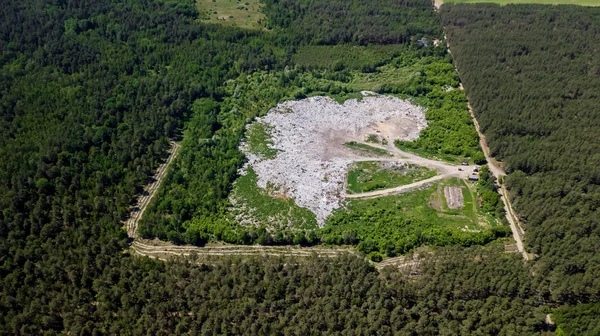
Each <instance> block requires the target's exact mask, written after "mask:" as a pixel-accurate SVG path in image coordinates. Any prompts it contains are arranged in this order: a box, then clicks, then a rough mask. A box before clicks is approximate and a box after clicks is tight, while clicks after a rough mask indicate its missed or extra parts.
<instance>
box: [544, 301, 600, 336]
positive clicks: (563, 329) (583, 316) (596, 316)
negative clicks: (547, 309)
mask: <svg viewBox="0 0 600 336" xmlns="http://www.w3.org/2000/svg"><path fill="white" fill-rule="evenodd" d="M552 319H553V321H554V323H555V324H556V326H557V328H556V335H557V336H562V335H599V334H600V303H592V304H578V305H573V306H562V307H559V308H557V309H555V310H554V311H553V312H552Z"/></svg>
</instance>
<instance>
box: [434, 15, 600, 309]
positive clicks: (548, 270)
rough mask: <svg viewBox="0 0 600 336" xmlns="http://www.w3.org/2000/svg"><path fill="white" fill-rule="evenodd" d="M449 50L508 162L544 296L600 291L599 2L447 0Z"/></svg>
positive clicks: (564, 298)
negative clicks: (480, 1)
mask: <svg viewBox="0 0 600 336" xmlns="http://www.w3.org/2000/svg"><path fill="white" fill-rule="evenodd" d="M442 18H443V21H444V23H445V25H447V33H448V38H449V40H450V45H451V46H452V54H453V55H454V57H455V58H456V62H457V65H458V70H459V73H460V75H461V78H462V80H463V81H464V83H465V89H466V92H467V94H468V96H469V98H470V99H471V102H472V105H473V108H474V111H475V114H476V115H477V118H478V120H479V123H480V125H481V128H482V130H483V131H484V132H485V134H486V137H487V140H488V143H489V146H490V149H491V152H492V154H493V155H495V156H496V157H498V158H499V159H500V160H502V161H503V162H504V164H505V167H506V170H507V172H509V173H510V174H509V176H508V177H507V178H506V183H507V186H508V188H509V189H510V198H511V199H512V200H513V201H514V207H515V210H516V211H517V212H518V213H519V215H521V216H522V217H523V219H524V222H525V231H526V243H527V245H528V248H529V249H530V251H531V252H533V253H535V254H538V255H539V260H537V261H536V264H537V265H536V266H537V270H536V273H538V274H542V275H543V276H544V277H545V279H546V280H545V281H544V282H542V283H541V284H540V285H541V286H542V287H543V288H544V289H545V290H546V291H547V292H546V293H547V294H546V295H547V297H548V298H552V299H553V300H558V301H561V302H569V303H577V302H597V301H599V300H600V268H599V267H598V246H600V222H599V219H600V166H599V165H598V162H600V141H598V134H600V104H598V102H599V100H600V95H599V92H600V91H599V89H598V88H600V57H598V56H599V55H600V53H599V52H598V49H597V43H595V42H596V41H597V40H598V31H600V8H586V7H577V6H533V5H531V6H514V5H507V6H497V5H465V6H459V5H444V6H443V8H442Z"/></svg>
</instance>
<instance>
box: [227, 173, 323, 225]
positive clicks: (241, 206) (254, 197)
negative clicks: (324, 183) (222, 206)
mask: <svg viewBox="0 0 600 336" xmlns="http://www.w3.org/2000/svg"><path fill="white" fill-rule="evenodd" d="M256 181H257V178H256V173H255V172H254V170H253V169H252V168H248V172H247V173H246V175H244V176H240V177H239V178H238V179H237V181H236V182H235V184H234V191H233V193H232V195H231V197H232V198H233V200H234V203H235V206H234V207H233V210H232V215H233V216H235V217H236V221H240V220H242V221H243V223H245V224H244V225H250V226H253V227H266V228H267V229H268V230H269V231H276V230H283V229H290V230H292V231H294V230H297V229H314V228H316V227H317V221H316V217H315V215H314V214H313V213H312V212H311V211H310V210H308V209H305V208H301V207H299V206H298V205H296V204H295V202H294V200H292V199H289V198H287V197H286V196H285V195H284V194H282V193H279V192H278V191H277V190H276V188H274V187H272V186H271V187H268V188H267V189H262V188H260V187H259V186H257V185H256Z"/></svg>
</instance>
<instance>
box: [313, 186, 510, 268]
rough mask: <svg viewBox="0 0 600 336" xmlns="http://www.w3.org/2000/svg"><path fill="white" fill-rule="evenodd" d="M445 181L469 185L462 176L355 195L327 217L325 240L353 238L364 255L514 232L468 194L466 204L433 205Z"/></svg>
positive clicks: (483, 239) (467, 241) (486, 239)
mask: <svg viewBox="0 0 600 336" xmlns="http://www.w3.org/2000/svg"><path fill="white" fill-rule="evenodd" d="M444 186H460V187H462V188H464V189H463V190H465V189H467V190H470V189H469V188H470V187H468V186H467V185H466V184H465V183H464V182H463V181H460V180H456V179H452V180H446V181H443V182H441V183H437V184H435V185H433V186H432V187H429V188H426V189H423V190H417V191H413V192H408V193H404V194H401V195H397V196H389V197H380V198H375V199H366V200H351V201H350V202H349V203H348V206H347V209H345V210H339V211H337V212H336V213H334V215H332V216H331V217H330V218H328V220H327V221H326V223H325V227H324V229H323V232H322V239H323V240H324V241H325V242H327V243H333V244H335V243H340V242H342V243H349V241H351V239H354V241H360V243H359V245H358V248H359V249H360V250H361V251H362V252H364V253H366V254H369V253H371V252H374V251H379V252H381V253H385V254H387V255H388V256H393V255H396V254H404V253H407V252H408V251H410V250H412V249H413V248H415V247H418V246H421V245H431V246H448V245H461V246H468V245H473V244H485V243H488V242H490V241H492V240H494V239H496V238H497V237H504V236H507V235H509V234H510V229H508V228H507V227H505V226H497V227H494V228H491V229H490V226H491V225H490V223H489V222H487V217H486V216H483V214H482V213H481V212H480V211H479V210H475V209H476V208H474V206H473V202H474V198H473V197H472V196H471V197H465V199H464V207H463V209H460V210H448V209H447V207H444V208H442V209H435V208H434V206H432V204H431V203H432V201H433V198H435V197H436V193H439V192H441V193H442V195H443V187H444ZM438 190H440V191H438ZM463 195H465V196H466V194H465V193H464V192H463ZM442 197H443V196H442ZM442 199H443V198H442ZM438 206H439V205H438Z"/></svg>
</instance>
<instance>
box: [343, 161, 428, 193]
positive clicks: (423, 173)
mask: <svg viewBox="0 0 600 336" xmlns="http://www.w3.org/2000/svg"><path fill="white" fill-rule="evenodd" d="M382 165H384V163H383V162H378V161H366V162H357V163H355V164H354V165H353V167H351V168H350V171H349V172H348V192H349V193H351V194H353V193H361V192H368V191H372V190H380V189H387V188H394V187H397V186H401V185H407V184H411V183H413V182H416V181H421V180H425V179H428V178H430V177H433V176H435V175H436V172H435V171H433V170H430V169H427V168H424V167H420V166H417V165H408V166H404V167H401V166H396V167H382Z"/></svg>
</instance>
